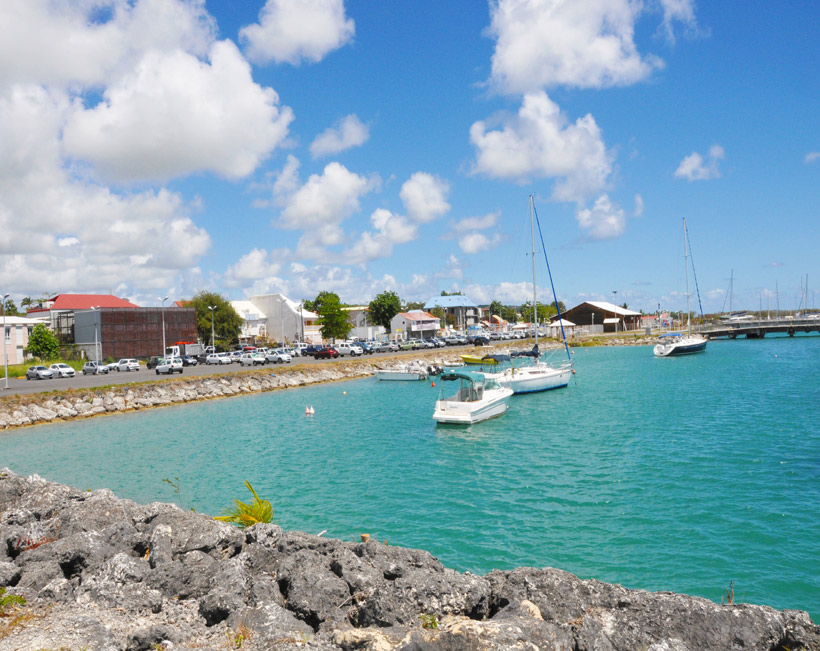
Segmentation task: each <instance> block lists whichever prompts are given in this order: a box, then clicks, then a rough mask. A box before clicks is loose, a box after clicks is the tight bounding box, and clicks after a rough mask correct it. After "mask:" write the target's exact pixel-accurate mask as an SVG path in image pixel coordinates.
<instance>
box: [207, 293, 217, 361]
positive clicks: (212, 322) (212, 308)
mask: <svg viewBox="0 0 820 651" xmlns="http://www.w3.org/2000/svg"><path fill="white" fill-rule="evenodd" d="M216 307H217V306H216V305H209V306H208V309H209V310H210V311H211V348H213V350H212V351H211V352H212V353H215V352H216V348H214V310H215V309H216Z"/></svg>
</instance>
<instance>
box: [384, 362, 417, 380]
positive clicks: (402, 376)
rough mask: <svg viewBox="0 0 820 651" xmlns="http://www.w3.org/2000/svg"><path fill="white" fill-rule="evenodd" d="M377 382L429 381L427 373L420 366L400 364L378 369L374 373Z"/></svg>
mask: <svg viewBox="0 0 820 651" xmlns="http://www.w3.org/2000/svg"><path fill="white" fill-rule="evenodd" d="M373 375H374V376H375V377H376V379H377V380H392V381H398V382H412V381H418V380H426V379H427V371H426V370H425V369H423V368H421V367H419V366H413V365H411V364H400V365H397V366H391V367H390V368H377V369H376V370H375V371H373Z"/></svg>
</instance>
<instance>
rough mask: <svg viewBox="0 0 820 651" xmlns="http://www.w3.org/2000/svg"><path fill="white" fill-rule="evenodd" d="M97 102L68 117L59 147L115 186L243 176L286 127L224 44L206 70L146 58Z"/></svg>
mask: <svg viewBox="0 0 820 651" xmlns="http://www.w3.org/2000/svg"><path fill="white" fill-rule="evenodd" d="M103 96H104V99H103V101H102V102H100V103H99V104H98V105H97V106H95V107H94V108H91V109H83V108H80V107H78V109H77V110H76V111H75V112H74V113H73V114H72V115H71V116H70V117H69V120H68V123H67V124H66V127H65V131H64V136H63V138H64V145H65V149H66V152H67V153H68V154H69V155H70V156H73V157H76V158H80V159H84V160H88V161H90V162H92V163H94V165H95V166H96V168H97V169H98V170H99V171H100V173H101V174H102V175H103V177H109V178H113V179H116V180H121V181H132V180H152V179H170V178H173V177H176V176H181V175H187V174H190V173H192V172H196V171H201V170H208V171H213V172H216V173H217V174H220V175H222V176H225V177H227V178H232V179H236V178H241V177H244V176H247V175H248V174H250V173H251V172H253V171H254V169H255V168H256V167H257V166H258V165H259V163H260V162H261V161H262V160H263V159H265V158H266V157H267V156H268V155H269V154H270V152H271V151H272V150H273V149H274V148H275V147H276V146H277V145H279V144H280V143H281V142H282V140H283V139H284V137H285V136H286V135H287V131H288V125H289V124H290V122H291V120H292V119H293V114H292V112H291V110H290V109H289V108H288V107H281V108H280V107H279V106H278V101H279V98H278V96H277V94H276V92H275V91H274V90H273V89H271V88H262V87H261V86H259V85H257V84H256V83H254V82H253V80H252V78H251V70H250V66H249V65H248V63H247V62H246V61H245V60H244V59H243V58H242V56H241V55H240V53H239V51H238V50H237V49H236V46H234V45H233V43H231V42H230V41H220V42H217V43H214V44H213V46H212V48H211V51H210V64H207V63H203V62H202V61H199V60H198V59H196V58H194V57H193V56H191V55H189V54H186V53H184V52H182V51H176V52H172V53H168V54H165V53H160V52H151V53H149V54H147V55H146V56H145V57H144V58H143V59H142V60H141V61H140V63H139V65H138V66H137V67H136V69H135V70H134V73H133V74H131V75H128V76H127V77H124V78H123V79H122V80H121V81H120V82H118V83H117V84H115V85H113V86H111V87H109V88H108V89H106V90H105V92H104V94H103Z"/></svg>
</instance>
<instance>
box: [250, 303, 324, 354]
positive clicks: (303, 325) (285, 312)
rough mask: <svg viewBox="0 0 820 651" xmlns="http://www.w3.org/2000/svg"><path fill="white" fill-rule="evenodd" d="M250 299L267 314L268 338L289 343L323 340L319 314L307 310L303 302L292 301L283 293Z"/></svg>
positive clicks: (316, 342)
mask: <svg viewBox="0 0 820 651" xmlns="http://www.w3.org/2000/svg"><path fill="white" fill-rule="evenodd" d="M248 300H249V302H250V303H252V304H253V305H254V306H255V307H256V308H257V309H258V310H259V313H260V314H262V315H264V316H265V319H264V321H265V322H264V325H265V331H266V332H267V337H268V339H271V340H273V341H277V342H288V343H291V342H294V341H305V342H307V343H309V344H319V343H321V342H322V333H321V332H320V330H319V324H318V323H317V322H318V320H319V315H318V314H315V313H313V312H310V311H309V310H306V309H305V308H304V306H303V305H302V304H301V303H297V302H295V301H292V300H291V299H289V298H288V297H287V296H285V295H283V294H264V295H261V296H251V297H250V298H249V299H248ZM260 325H261V321H260Z"/></svg>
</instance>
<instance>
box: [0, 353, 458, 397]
mask: <svg viewBox="0 0 820 651" xmlns="http://www.w3.org/2000/svg"><path fill="white" fill-rule="evenodd" d="M472 348H473V346H471V345H468V346H447V347H446V348H437V349H436V350H432V349H427V350H402V351H399V352H398V353H389V355H384V354H381V353H374V354H373V355H365V358H366V359H372V360H374V361H375V360H378V359H379V358H383V357H388V356H393V355H399V356H408V357H412V356H413V355H416V356H418V355H419V353H433V352H436V351H439V352H450V351H453V352H459V353H460V352H463V351H464V349H472ZM339 359H340V360H349V359H350V358H349V357H342V358H339ZM356 359H359V358H358V357H357V358H356ZM336 361H337V360H326V359H320V360H316V359H313V358H312V357H294V358H293V362H292V363H291V364H267V365H266V366H255V367H253V368H255V369H256V370H259V369H261V368H264V369H269V370H270V372H273V373H275V372H276V370H277V369H283V368H287V367H288V366H293V365H295V364H307V365H311V366H312V365H314V364H333V363H334V362H336ZM250 368H251V367H249V366H240V365H239V364H237V363H233V364H230V365H227V364H226V365H224V366H209V365H207V364H197V365H196V366H186V367H185V368H184V370H183V375H184V376H188V377H190V376H194V377H197V376H202V375H219V374H223V373H236V372H237V371H240V370H248V369H250ZM172 377H174V378H178V377H179V375H176V374H175V375H174V376H172ZM166 379H169V378H168V376H165V375H162V376H159V375H157V374H156V372H155V371H154V370H153V369H151V370H150V371H149V370H148V369H147V368H145V363H144V362H142V363H141V364H140V370H139V371H131V372H125V371H119V372H118V371H111V372H109V373H108V374H104V375H83V374H82V373H77V375H76V376H75V377H73V378H55V379H52V380H25V379H23V380H20V379H18V378H16V377H15V378H12V377H10V378H9V388H8V390H4V389H3V387H4V383H3V377H2V367H0V396H7V395H14V394H26V393H38V392H41V391H62V390H65V389H87V388H91V387H101V386H109V385H112V384H126V383H128V382H150V381H156V380H160V381H162V380H166Z"/></svg>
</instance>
